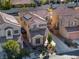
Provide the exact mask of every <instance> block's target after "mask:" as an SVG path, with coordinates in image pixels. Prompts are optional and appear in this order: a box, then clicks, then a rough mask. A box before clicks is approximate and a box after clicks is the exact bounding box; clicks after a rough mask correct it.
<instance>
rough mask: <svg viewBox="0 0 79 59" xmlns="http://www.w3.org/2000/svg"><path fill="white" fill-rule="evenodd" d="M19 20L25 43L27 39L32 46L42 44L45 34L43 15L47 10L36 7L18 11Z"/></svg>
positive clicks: (45, 27)
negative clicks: (35, 8)
mask: <svg viewBox="0 0 79 59" xmlns="http://www.w3.org/2000/svg"><path fill="white" fill-rule="evenodd" d="M19 15H20V20H19V23H20V24H21V25H22V27H23V28H24V29H22V30H23V31H22V33H23V35H24V34H25V33H26V35H24V36H23V38H24V42H25V44H27V43H26V42H27V41H28V42H29V43H31V45H32V46H40V45H43V44H44V42H45V40H46V38H47V35H48V32H49V31H48V28H47V21H46V20H45V17H46V16H47V10H44V9H43V10H42V9H37V10H32V11H27V12H21V13H19ZM26 36H27V37H26Z"/></svg>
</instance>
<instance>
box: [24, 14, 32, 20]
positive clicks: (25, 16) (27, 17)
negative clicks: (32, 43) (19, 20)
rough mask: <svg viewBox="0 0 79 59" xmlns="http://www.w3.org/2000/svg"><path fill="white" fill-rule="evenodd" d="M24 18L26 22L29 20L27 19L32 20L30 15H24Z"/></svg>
mask: <svg viewBox="0 0 79 59" xmlns="http://www.w3.org/2000/svg"><path fill="white" fill-rule="evenodd" d="M24 18H25V19H26V20H29V19H31V18H32V16H31V15H24Z"/></svg>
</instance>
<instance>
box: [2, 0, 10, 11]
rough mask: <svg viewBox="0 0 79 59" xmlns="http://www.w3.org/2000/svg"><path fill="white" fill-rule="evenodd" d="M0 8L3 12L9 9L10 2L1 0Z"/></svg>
mask: <svg viewBox="0 0 79 59" xmlns="http://www.w3.org/2000/svg"><path fill="white" fill-rule="evenodd" d="M1 8H2V9H4V10H7V9H10V8H11V0H3V2H1Z"/></svg>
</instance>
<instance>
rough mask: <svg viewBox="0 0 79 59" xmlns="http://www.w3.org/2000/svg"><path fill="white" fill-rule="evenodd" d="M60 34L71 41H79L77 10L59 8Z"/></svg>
mask: <svg viewBox="0 0 79 59" xmlns="http://www.w3.org/2000/svg"><path fill="white" fill-rule="evenodd" d="M56 11H57V12H58V14H59V33H60V34H61V35H62V36H63V37H65V38H67V39H71V40H75V39H79V13H78V11H76V10H75V9H72V8H67V7H63V6H62V7H58V8H57V9H56Z"/></svg>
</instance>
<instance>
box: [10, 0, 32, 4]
mask: <svg viewBox="0 0 79 59" xmlns="http://www.w3.org/2000/svg"><path fill="white" fill-rule="evenodd" d="M31 2H32V1H31V0H11V3H12V5H18V4H30V3H31Z"/></svg>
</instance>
